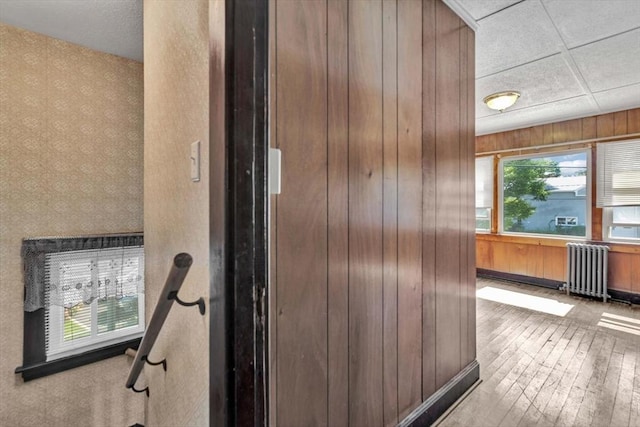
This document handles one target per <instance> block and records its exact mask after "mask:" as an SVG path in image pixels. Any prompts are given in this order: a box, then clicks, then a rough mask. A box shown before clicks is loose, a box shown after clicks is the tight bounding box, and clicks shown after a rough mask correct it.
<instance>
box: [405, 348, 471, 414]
mask: <svg viewBox="0 0 640 427" xmlns="http://www.w3.org/2000/svg"><path fill="white" fill-rule="evenodd" d="M479 379H480V365H479V364H478V361H477V360H474V361H473V362H471V363H469V364H468V365H467V366H466V367H465V368H464V369H463V370H462V371H460V372H459V373H458V374H457V375H456V376H455V377H453V378H452V379H451V380H449V382H447V383H446V384H445V385H443V386H442V387H441V388H440V389H439V390H438V391H436V392H435V393H434V394H433V395H431V396H430V397H429V398H428V399H427V400H425V401H424V402H422V405H420V406H418V407H417V408H416V409H414V410H413V412H411V413H410V414H409V415H408V416H407V417H406V418H405V419H404V420H402V421H401V422H400V424H398V426H399V427H409V426H411V427H418V426H430V425H431V424H433V423H434V422H435V421H436V420H437V419H438V418H440V416H441V415H442V414H444V413H445V412H446V411H447V409H449V407H450V406H451V405H453V404H454V403H455V401H456V400H458V399H459V398H460V396H462V395H463V394H464V393H465V392H466V391H467V390H468V389H469V388H470V387H471V386H472V385H473V384H475V383H476V381H478V380H479Z"/></svg>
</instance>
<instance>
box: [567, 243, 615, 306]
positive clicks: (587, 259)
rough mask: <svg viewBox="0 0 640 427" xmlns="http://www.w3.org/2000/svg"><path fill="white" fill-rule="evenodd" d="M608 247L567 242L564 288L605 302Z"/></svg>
mask: <svg viewBox="0 0 640 427" xmlns="http://www.w3.org/2000/svg"><path fill="white" fill-rule="evenodd" d="M608 254H609V247H608V246H603V245H588V244H584V243H567V283H566V284H565V289H566V291H567V294H569V293H570V292H573V293H576V294H582V295H589V296H594V297H598V298H602V300H603V301H604V302H607V298H611V297H610V296H609V295H607V258H608Z"/></svg>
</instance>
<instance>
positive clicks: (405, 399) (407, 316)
mask: <svg viewBox="0 0 640 427" xmlns="http://www.w3.org/2000/svg"><path fill="white" fill-rule="evenodd" d="M397 14H398V15H397V20H398V21H397V22H398V23H397V43H398V47H397V56H398V76H397V79H398V80H397V82H398V123H397V125H398V128H397V132H398V270H397V271H398V312H399V313H402V315H401V316H399V317H398V411H399V417H400V419H401V420H402V419H403V418H405V417H406V416H407V415H409V413H411V411H412V410H413V409H414V408H416V407H417V406H419V405H420V403H421V402H422V378H421V373H422V2H418V1H410V2H408V1H403V2H398V10H397Z"/></svg>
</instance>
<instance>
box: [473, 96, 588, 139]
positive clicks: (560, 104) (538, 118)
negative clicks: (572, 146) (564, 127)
mask: <svg viewBox="0 0 640 427" xmlns="http://www.w3.org/2000/svg"><path fill="white" fill-rule="evenodd" d="M594 114H598V109H597V108H596V107H595V106H594V105H593V103H592V102H591V100H590V99H589V97H588V96H587V95H583V96H579V97H576V98H571V99H563V100H561V101H557V102H552V103H549V104H545V105H535V106H533V107H529V108H522V109H520V110H511V111H510V110H507V111H505V112H504V113H499V114H495V115H492V116H489V117H482V118H479V119H477V120H476V135H485V134H488V133H494V132H502V131H506V130H512V129H519V128H523V127H529V126H535V125H539V124H543V123H552V122H558V121H562V120H569V119H574V118H578V117H586V116H591V115H594Z"/></svg>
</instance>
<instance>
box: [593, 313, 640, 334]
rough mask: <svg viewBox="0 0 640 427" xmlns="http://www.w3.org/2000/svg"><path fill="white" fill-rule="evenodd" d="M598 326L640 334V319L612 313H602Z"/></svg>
mask: <svg viewBox="0 0 640 427" xmlns="http://www.w3.org/2000/svg"><path fill="white" fill-rule="evenodd" d="M598 326H602V327H603V328H609V329H614V330H616V331H621V332H626V333H628V334H633V335H639V336H640V320H638V319H634V318H632V317H625V316H620V315H617V314H611V313H602V317H601V318H600V321H599V322H598Z"/></svg>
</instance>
